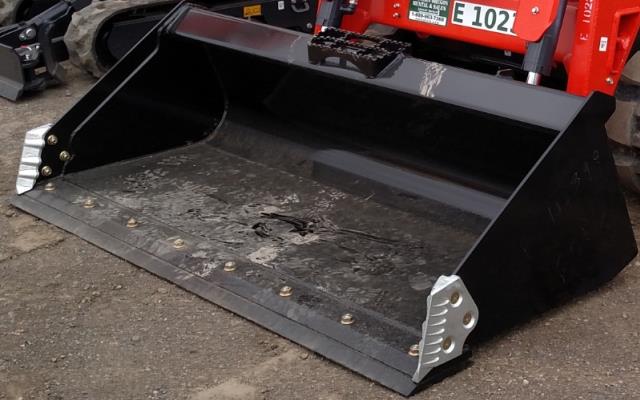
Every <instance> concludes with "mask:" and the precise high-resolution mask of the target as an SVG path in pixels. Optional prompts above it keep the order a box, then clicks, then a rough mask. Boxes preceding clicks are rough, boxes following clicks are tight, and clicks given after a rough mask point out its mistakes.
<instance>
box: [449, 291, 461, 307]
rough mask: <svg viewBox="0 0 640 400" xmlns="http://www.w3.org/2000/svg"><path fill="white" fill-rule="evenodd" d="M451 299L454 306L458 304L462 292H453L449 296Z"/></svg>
mask: <svg viewBox="0 0 640 400" xmlns="http://www.w3.org/2000/svg"><path fill="white" fill-rule="evenodd" d="M449 301H450V302H451V304H453V305H454V306H455V305H457V304H458V302H459V301H460V293H459V292H453V293H451V297H450V298H449Z"/></svg>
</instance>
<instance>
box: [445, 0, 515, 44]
mask: <svg viewBox="0 0 640 400" xmlns="http://www.w3.org/2000/svg"><path fill="white" fill-rule="evenodd" d="M515 20H516V12H515V10H508V9H505V8H498V7H489V6H483V5H481V4H475V3H468V2H466V1H456V2H455V4H454V6H453V11H452V12H451V23H453V24H455V25H462V26H467V27H469V28H475V29H482V30H484V31H491V32H497V33H502V34H504V35H512V36H515V35H516V34H515V33H514V32H513V24H514V22H515Z"/></svg>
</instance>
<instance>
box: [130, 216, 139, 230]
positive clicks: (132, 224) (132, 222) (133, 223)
mask: <svg viewBox="0 0 640 400" xmlns="http://www.w3.org/2000/svg"><path fill="white" fill-rule="evenodd" d="M137 226H138V220H137V219H135V218H133V217H131V218H129V219H128V220H127V228H135V227H137Z"/></svg>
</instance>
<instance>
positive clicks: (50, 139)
mask: <svg viewBox="0 0 640 400" xmlns="http://www.w3.org/2000/svg"><path fill="white" fill-rule="evenodd" d="M47 144H48V145H50V146H55V145H56V144H58V137H57V136H56V135H49V136H47Z"/></svg>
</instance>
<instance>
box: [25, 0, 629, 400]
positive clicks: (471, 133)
mask: <svg viewBox="0 0 640 400" xmlns="http://www.w3.org/2000/svg"><path fill="white" fill-rule="evenodd" d="M253 3H254V4H247V5H246V7H248V8H247V9H246V11H247V12H248V13H253V15H259V13H260V7H261V5H262V4H263V3H264V2H253ZM305 4H307V5H308V3H307V2H305V1H300V0H298V1H293V0H292V1H278V2H277V7H278V8H283V9H285V8H288V7H292V6H295V7H302V6H304V5H305ZM314 6H315V4H314ZM316 10H317V18H316V21H317V22H316V34H315V35H310V34H307V33H302V32H295V31H291V30H285V29H282V28H278V27H273V26H268V25H265V24H261V23H259V22H255V21H247V20H243V19H237V18H234V17H230V16H225V15H221V14H218V13H215V12H213V11H211V10H208V9H206V8H204V7H202V6H197V5H191V4H186V3H185V4H181V5H179V6H178V7H177V8H176V9H174V10H173V11H172V12H171V13H170V14H169V15H168V16H167V17H166V18H165V19H164V20H163V21H162V22H160V24H159V25H158V26H156V27H155V28H154V29H153V30H152V31H151V32H150V33H149V34H148V35H147V36H145V37H144V39H142V41H141V42H140V43H139V44H138V45H137V46H136V47H135V48H134V49H133V50H131V51H130V52H129V53H128V55H127V56H125V57H124V58H123V59H122V60H120V62H119V63H118V64H116V65H115V67H114V68H113V69H112V70H111V71H110V72H109V73H108V74H107V75H105V76H104V77H103V78H102V79H101V80H100V81H99V82H98V83H97V84H96V85H95V87H93V89H91V90H90V91H89V93H87V95H86V96H85V97H84V98H82V99H81V100H80V101H79V102H78V103H77V104H76V105H75V106H74V107H73V108H72V109H71V110H70V111H69V112H68V113H67V114H66V115H64V116H63V117H62V118H61V119H60V120H59V121H57V122H56V123H55V124H53V125H51V126H44V127H40V128H37V129H34V130H32V131H29V132H28V133H27V137H26V140H25V145H24V150H23V157H22V160H21V165H20V170H19V176H18V180H17V191H18V193H19V196H17V197H15V199H14V204H15V205H16V206H18V207H20V208H22V209H23V210H25V211H27V212H30V213H32V214H33V215H36V216H38V217H40V218H42V219H44V220H46V221H49V222H51V223H53V224H55V225H58V226H60V227H62V228H64V229H66V230H68V231H70V232H73V233H74V234H77V235H79V236H81V237H83V238H84V239H86V240H87V241H89V242H91V243H94V244H96V245H97V246H100V247H102V248H104V249H105V250H107V251H109V252H111V253H113V254H116V255H118V256H120V257H122V258H124V259H126V260H128V261H130V262H132V263H134V264H137V265H139V266H141V267H142V268H145V269H147V270H148V271H150V272H152V273H154V274H157V275H159V276H161V277H163V278H165V279H167V280H169V281H171V282H174V283H175V284H176V285H179V286H181V287H183V288H185V289H186V290H189V291H191V292H193V293H196V294H198V295H199V296H202V297H203V298H205V299H208V300H210V301H212V302H214V303H216V304H218V305H220V306H222V307H225V308H227V309H229V310H232V311H234V312H236V313H238V314H239V315H241V316H243V317H245V318H247V319H249V320H251V321H254V322H255V323H257V324H259V325H261V326H263V327H265V328H267V329H270V330H273V331H274V332H277V333H279V334H281V335H282V336H284V337H287V338H289V339H291V340H293V341H295V342H297V343H300V344H301V345H303V346H305V347H307V348H309V349H311V350H313V351H316V352H318V353H319V354H321V355H323V356H325V357H327V358H329V359H331V360H333V361H335V362H337V363H339V364H342V365H344V366H346V367H347V368H350V369H352V370H354V371H357V372H359V373H361V374H362V375H364V376H366V377H369V378H370V379H373V380H375V381H377V382H379V383H381V384H383V385H385V386H387V387H389V388H391V389H393V390H396V391H398V392H400V393H402V394H404V395H409V394H411V393H414V392H415V391H416V390H418V389H419V388H421V387H423V386H424V385H427V384H429V383H431V382H434V381H435V380H438V379H441V378H442V377H444V376H446V375H447V374H450V373H452V372H453V371H455V370H456V369H458V368H460V367H461V366H464V365H465V363H464V360H466V359H467V358H468V356H469V354H470V352H469V349H470V346H471V345H473V344H477V343H479V342H481V341H482V340H483V339H485V338H487V337H490V336H492V335H495V334H496V333H497V332H500V331H502V330H504V329H507V328H509V327H512V326H514V325H516V324H518V323H521V322H523V321H525V320H527V319H530V318H531V317H532V316H534V315H536V314H539V313H541V312H543V311H545V310H547V309H549V308H550V307H552V306H554V305H557V304H559V303H561V302H564V301H567V299H569V298H571V297H574V296H576V295H580V294H582V293H585V292H587V291H589V290H592V289H593V288H595V287H598V286H599V285H601V284H603V283H604V282H606V281H608V280H610V279H612V278H613V277H614V276H615V275H616V274H617V273H618V272H619V271H620V270H621V269H623V268H624V267H625V266H626V265H627V263H629V261H630V260H632V259H633V257H634V256H635V255H636V251H637V250H636V243H635V241H634V237H633V232H632V229H631V225H630V222H629V216H628V213H627V210H626V206H625V201H624V198H623V196H622V193H621V190H620V188H619V186H618V183H617V181H616V169H615V165H614V159H613V156H612V153H611V151H610V150H609V147H608V142H607V136H606V131H605V123H606V122H607V120H608V119H609V117H610V116H611V114H612V113H613V112H614V108H615V98H614V96H613V94H614V91H615V89H616V86H617V85H618V82H619V81H620V79H621V75H622V72H623V68H624V66H625V63H626V62H627V60H628V59H629V55H630V54H631V52H632V51H633V47H634V44H635V42H636V36H637V33H638V27H639V26H640V20H639V18H640V5H639V4H638V1H637V0H633V1H631V0H619V1H611V0H607V1H605V0H580V1H567V0H555V1H554V0H546V1H545V0H536V1H532V0H472V1H459V0H396V1H373V0H360V1H353V0H351V1H342V0H333V1H329V0H321V1H319V3H318V4H317V9H316Z"/></svg>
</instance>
